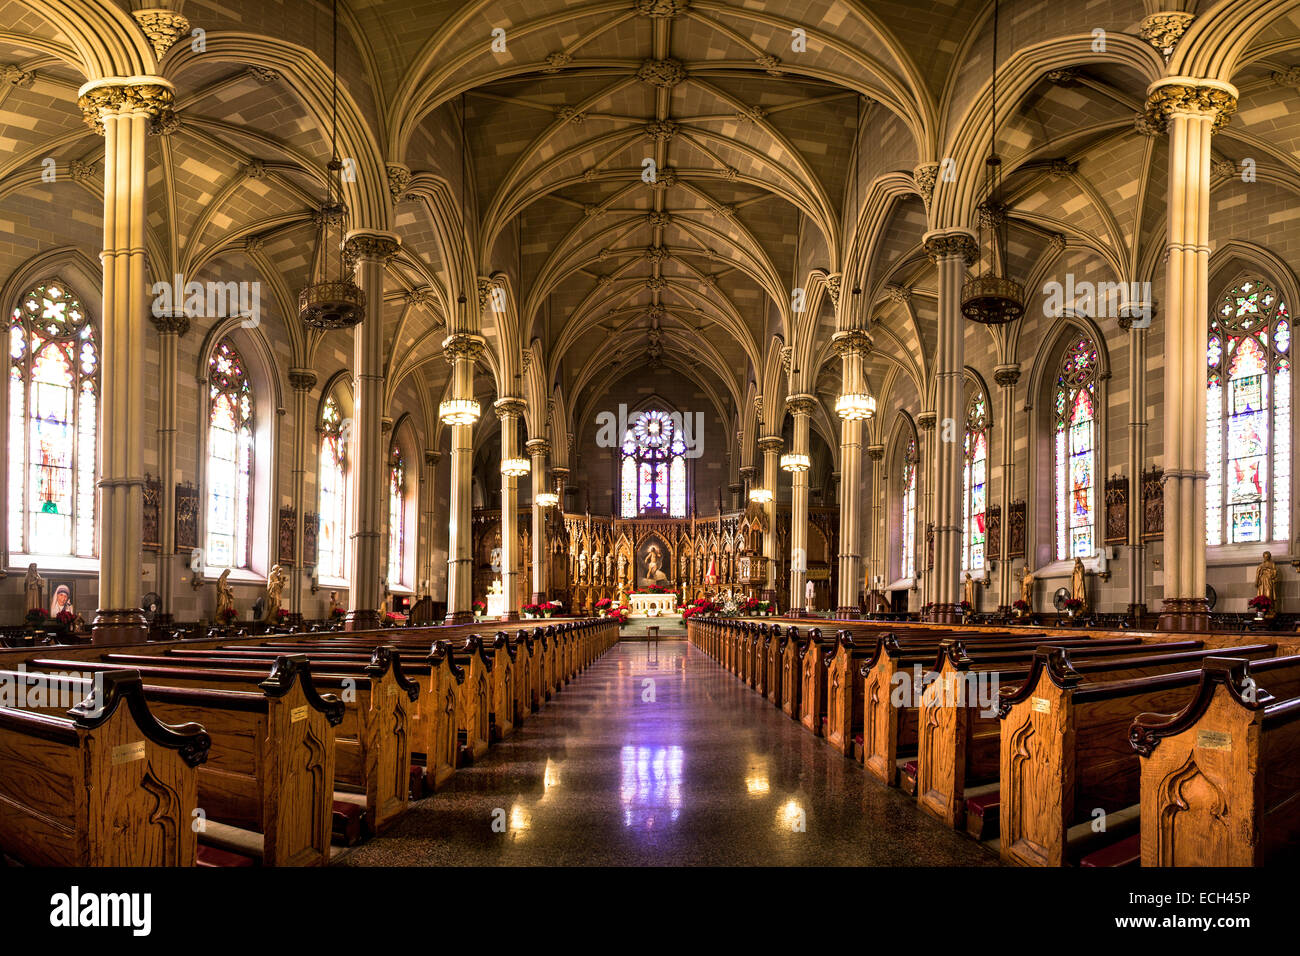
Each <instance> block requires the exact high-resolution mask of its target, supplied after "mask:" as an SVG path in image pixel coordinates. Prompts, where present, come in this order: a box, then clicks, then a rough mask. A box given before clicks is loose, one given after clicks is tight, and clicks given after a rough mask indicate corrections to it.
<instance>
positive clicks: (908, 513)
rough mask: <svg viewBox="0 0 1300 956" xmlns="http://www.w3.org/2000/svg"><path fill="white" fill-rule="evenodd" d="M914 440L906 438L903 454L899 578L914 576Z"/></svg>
mask: <svg viewBox="0 0 1300 956" xmlns="http://www.w3.org/2000/svg"><path fill="white" fill-rule="evenodd" d="M917 458H918V455H917V453H916V439H915V438H908V440H907V450H906V451H905V452H904V454H903V534H902V539H903V560H902V566H901V568H900V571H901V572H902V573H901V574H900V577H904V578H911V577H915V576H916V465H917Z"/></svg>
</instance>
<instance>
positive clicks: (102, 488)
mask: <svg viewBox="0 0 1300 956" xmlns="http://www.w3.org/2000/svg"><path fill="white" fill-rule="evenodd" d="M79 96H80V99H79V103H80V106H81V109H82V112H83V113H84V114H85V116H86V121H87V122H88V123H89V124H90V125H91V126H92V127H93V128H94V129H95V131H96V132H98V133H101V134H103V136H104V249H103V253H102V255H101V257H100V261H101V263H102V264H103V295H104V301H103V309H102V311H101V318H102V323H103V328H102V333H103V366H102V368H101V372H100V381H101V386H102V392H103V401H102V404H101V408H100V415H101V419H100V421H101V440H100V443H99V481H98V483H97V486H98V491H99V495H98V502H97V504H98V516H99V555H100V571H99V609H98V610H97V611H96V612H95V617H94V620H93V621H92V623H91V630H92V639H93V640H94V641H95V642H96V643H122V642H132V641H144V640H145V638H146V637H147V634H148V624H147V622H146V621H145V617H144V612H143V611H142V610H141V608H140V593H139V592H140V578H141V574H140V572H141V543H142V542H141V518H142V515H143V513H144V474H143V472H144V433H143V431H142V429H141V428H140V427H139V423H140V422H141V421H143V420H144V376H143V375H141V374H140V369H141V368H142V367H143V366H144V356H145V348H146V346H145V336H146V326H145V316H146V315H148V314H149V312H150V310H149V308H148V306H147V303H146V292H147V290H148V288H149V269H148V260H147V253H146V251H145V248H146V242H147V240H146V230H147V225H148V222H147V203H146V194H147V188H146V184H147V172H148V168H149V166H148V162H147V155H146V154H147V139H148V132H149V123H150V121H151V120H152V119H154V118H155V117H158V116H160V115H162V114H163V113H164V112H166V111H168V110H169V109H170V107H171V104H172V101H173V95H172V87H171V84H170V83H168V82H167V81H166V80H164V79H162V78H161V77H136V78H132V79H123V78H110V79H103V80H95V81H92V82H91V83H87V84H86V85H85V86H83V87H82V88H81V90H80V91H79ZM174 480H175V475H174V474H169V475H165V476H164V482H163V483H164V484H169V483H171V482H172V481H174Z"/></svg>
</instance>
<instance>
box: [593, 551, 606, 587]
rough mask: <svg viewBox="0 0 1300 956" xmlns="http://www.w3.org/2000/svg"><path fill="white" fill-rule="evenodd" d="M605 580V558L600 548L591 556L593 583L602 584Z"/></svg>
mask: <svg viewBox="0 0 1300 956" xmlns="http://www.w3.org/2000/svg"><path fill="white" fill-rule="evenodd" d="M604 580H605V559H604V558H602V557H601V554H600V550H599V549H597V550H596V553H595V554H593V555H592V556H591V583H592V584H600V583H601V582H603V581H604Z"/></svg>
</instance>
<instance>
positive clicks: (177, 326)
mask: <svg viewBox="0 0 1300 956" xmlns="http://www.w3.org/2000/svg"><path fill="white" fill-rule="evenodd" d="M149 321H150V322H152V323H153V327H154V328H155V329H157V330H158V334H159V335H175V336H177V337H178V338H179V337H180V336H183V335H184V334H185V333H186V332H188V331H189V330H190V320H189V318H188V317H187V316H186V315H185V312H184V311H183V310H181V309H176V310H174V311H171V312H163V313H162V314H154V313H153V312H150V313H149Z"/></svg>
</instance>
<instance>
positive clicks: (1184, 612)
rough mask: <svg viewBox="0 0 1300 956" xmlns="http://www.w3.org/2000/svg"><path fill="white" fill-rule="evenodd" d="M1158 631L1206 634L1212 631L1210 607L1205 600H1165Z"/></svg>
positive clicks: (1157, 627)
mask: <svg viewBox="0 0 1300 956" xmlns="http://www.w3.org/2000/svg"><path fill="white" fill-rule="evenodd" d="M1156 629H1157V630H1161V631H1188V632H1191V633H1204V632H1205V631H1208V630H1209V629H1210V605H1209V602H1208V601H1206V600H1205V598H1165V602H1164V607H1163V608H1162V609H1161V611H1160V620H1159V622H1158V623H1157V624H1156Z"/></svg>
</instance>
